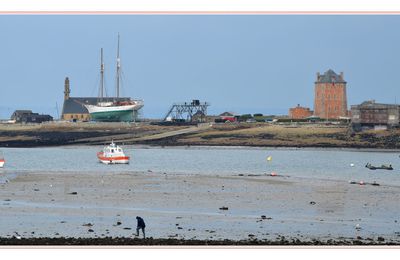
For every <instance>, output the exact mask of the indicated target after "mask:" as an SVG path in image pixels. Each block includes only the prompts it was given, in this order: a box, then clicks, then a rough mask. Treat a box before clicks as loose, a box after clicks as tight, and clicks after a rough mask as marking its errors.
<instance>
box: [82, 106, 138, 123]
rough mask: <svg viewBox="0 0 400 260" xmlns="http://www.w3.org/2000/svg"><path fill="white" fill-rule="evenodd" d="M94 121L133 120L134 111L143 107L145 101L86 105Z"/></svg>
mask: <svg viewBox="0 0 400 260" xmlns="http://www.w3.org/2000/svg"><path fill="white" fill-rule="evenodd" d="M85 107H86V108H87V110H88V111H89V114H90V118H91V120H93V121H101V122H131V121H133V119H134V111H137V110H139V109H140V108H142V107H143V103H139V102H138V103H137V104H134V105H125V106H105V107H102V106H94V105H85Z"/></svg>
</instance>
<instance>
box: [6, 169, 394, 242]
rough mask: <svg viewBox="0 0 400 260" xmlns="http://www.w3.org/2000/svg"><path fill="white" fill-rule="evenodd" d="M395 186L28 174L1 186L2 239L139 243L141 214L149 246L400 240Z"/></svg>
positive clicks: (253, 177)
mask: <svg viewBox="0 0 400 260" xmlns="http://www.w3.org/2000/svg"><path fill="white" fill-rule="evenodd" d="M399 191H400V187H398V186H391V185H388V184H386V185H380V186H372V185H359V184H350V183H348V182H343V181H332V180H315V179H312V180H311V179H301V178H293V177H290V176H286V177H285V176H267V175H251V174H248V175H243V176H238V175H232V176H210V175H201V174H198V175H178V174H176V175H174V174H166V173H163V172H151V171H148V172H124V173H98V172H82V173H79V172H34V173H26V174H23V175H19V176H16V177H14V178H10V179H9V180H8V181H7V182H6V183H3V184H0V237H1V238H2V239H1V240H0V243H1V244H10V241H11V244H13V242H12V241H14V244H19V243H18V241H25V244H30V243H28V241H29V240H26V239H33V238H37V239H36V241H42V242H43V241H44V240H40V239H39V238H43V237H46V238H53V239H56V240H53V242H54V241H58V243H61V244H63V243H64V242H65V238H67V239H72V238H75V239H77V238H81V239H89V240H80V241H81V242H82V241H86V242H82V244H88V243H89V244H90V243H92V244H107V243H106V241H108V239H110V238H114V240H115V241H117V242H116V243H120V244H143V243H144V242H138V241H143V240H139V239H134V238H135V236H134V233H135V232H136V219H135V217H136V216H141V217H143V218H144V220H145V222H146V226H147V227H146V235H147V237H151V238H152V239H147V241H148V242H146V243H147V244H158V243H159V244H202V243H203V242H204V241H214V242H211V243H210V244H212V243H214V244H221V243H222V242H221V241H225V244H240V243H244V244H251V243H253V244H258V243H261V242H260V241H264V244H273V243H277V244H288V243H289V242H290V241H292V242H293V244H310V243H311V244H320V243H322V244H351V243H354V241H357V242H356V243H365V244H371V243H372V244H374V243H375V244H376V243H378V244H380V243H386V244H400V216H399V215H398V212H400V206H399V204H398V201H399V200H400V192H399ZM141 237H142V235H141V236H140V238H141ZM10 238H12V239H11V240H9V239H10ZM57 238H58V239H59V240H57ZM117 238H118V239H117ZM7 239H8V240H7ZM93 239H98V240H96V241H98V242H96V243H95V242H94V241H95V240H93ZM7 241H8V242H7ZM15 241H17V242H15ZM30 241H33V240H30ZM60 241H64V242H60ZM76 241H77V240H75V244H76V243H78V242H76ZM90 241H92V242H90ZM99 241H100V242H99ZM101 241H102V242H101ZM115 241H114V242H112V243H111V242H109V243H108V244H113V243H115ZM118 241H119V242H118ZM135 241H136V242H135ZM160 241H163V242H160ZM166 241H167V242H166ZM174 241H175V242H174ZM176 241H181V242H176ZM182 241H186V242H182ZM190 241H192V242H190ZM193 241H197V242H193ZM199 241H200V242H199ZM238 241H242V242H240V243H239V242H238ZM257 241H258V242H257ZM349 241H350V242H349ZM351 241H353V242H351ZM292 242H290V243H292ZM205 243H207V242H205ZM290 243H289V244H290ZM32 244H35V242H32ZM39 244H40V242H39ZM42 244H46V243H45V242H43V243H42ZM55 244H57V242H55ZM65 244H74V242H71V241H70V242H68V243H67V242H65ZM78 244H79V243H78ZM222 244H224V243H222ZM261 244H262V243H261Z"/></svg>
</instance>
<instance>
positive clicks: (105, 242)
mask: <svg viewBox="0 0 400 260" xmlns="http://www.w3.org/2000/svg"><path fill="white" fill-rule="evenodd" d="M93 245H96V246H118V247H126V246H128V247H129V246H140V247H145V246H151V247H154V246H188V247H190V246H196V247H197V246H208V247H210V246H212V247H214V246H215V247H219V246H244V247H251V246H257V247H259V246H260V247H263V246H264V247H268V248H271V247H275V248H284V247H287V246H334V247H335V246H346V247H347V246H349V247H353V246H385V247H387V246H396V247H398V246H400V243H399V242H395V241H386V240H385V239H384V238H378V239H376V240H374V239H371V238H362V237H359V238H356V239H338V240H337V239H328V240H318V239H313V240H311V241H301V240H299V239H296V238H285V237H284V236H282V237H281V239H279V240H257V239H247V240H230V239H224V240H196V239H173V238H153V237H150V238H146V239H141V238H127V237H102V238H68V237H57V238H54V237H40V238H21V237H11V238H6V237H0V247H7V246H93ZM235 248H236V247H235Z"/></svg>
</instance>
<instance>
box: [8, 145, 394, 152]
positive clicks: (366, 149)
mask: <svg viewBox="0 0 400 260" xmlns="http://www.w3.org/2000/svg"><path fill="white" fill-rule="evenodd" d="M118 143H119V142H118ZM121 143H122V145H125V146H128V147H129V146H130V147H134V148H139V149H152V148H170V149H174V148H176V149H188V148H193V149H221V150H225V149H244V150H245V149H254V150H267V149H274V150H306V151H318V150H324V151H347V152H382V153H397V152H400V148H380V147H378V148H372V147H331V146H326V147H321V146H304V147H299V146H259V145H258V146H257V145H225V144H222V145H204V144H186V145H185V144H177V145H163V144H154V145H153V144H145V143H143V144H141V143H135V144H125V143H124V142H121ZM93 146H98V147H103V146H104V145H101V144H61V145H37V146H26V147H25V146H18V147H13V146H3V147H0V149H2V148H4V149H11V148H12V149H14V148H28V149H30V148H52V147H59V148H67V149H73V148H74V147H78V148H81V147H93Z"/></svg>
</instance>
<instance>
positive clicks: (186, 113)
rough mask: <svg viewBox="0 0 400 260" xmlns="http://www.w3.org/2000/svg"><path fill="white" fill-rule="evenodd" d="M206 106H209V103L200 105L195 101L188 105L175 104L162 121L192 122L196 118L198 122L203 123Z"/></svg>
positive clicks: (186, 103)
mask: <svg viewBox="0 0 400 260" xmlns="http://www.w3.org/2000/svg"><path fill="white" fill-rule="evenodd" d="M208 106H210V104H209V103H207V102H204V103H200V101H199V100H197V99H195V100H193V101H192V102H190V103H188V102H185V103H175V104H173V105H172V106H171V108H170V109H169V111H168V113H167V114H166V116H165V117H164V121H168V120H175V121H176V120H182V121H183V120H184V121H186V122H193V121H194V120H193V118H194V117H196V118H198V119H199V121H205V118H206V116H207V107H208Z"/></svg>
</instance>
